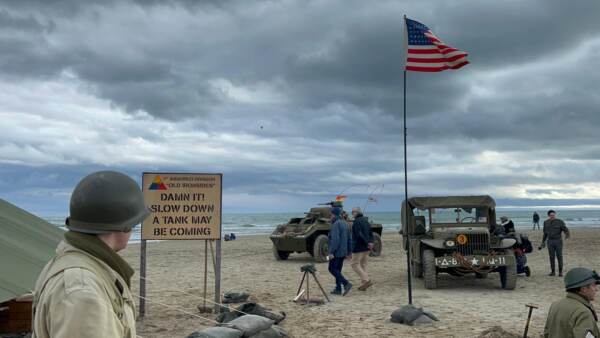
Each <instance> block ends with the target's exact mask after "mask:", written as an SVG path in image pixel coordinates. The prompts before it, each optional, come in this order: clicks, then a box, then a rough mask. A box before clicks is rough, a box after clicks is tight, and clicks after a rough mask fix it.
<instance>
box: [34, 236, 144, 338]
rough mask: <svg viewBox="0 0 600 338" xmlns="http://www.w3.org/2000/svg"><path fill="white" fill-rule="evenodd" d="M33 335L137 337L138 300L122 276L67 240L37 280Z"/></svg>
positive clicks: (36, 337)
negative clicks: (135, 301)
mask: <svg viewBox="0 0 600 338" xmlns="http://www.w3.org/2000/svg"><path fill="white" fill-rule="evenodd" d="M33 306H34V314H33V316H34V319H33V336H32V337H33V338H75V337H86V338H107V337H115V338H116V337H123V338H135V337H136V332H135V305H134V302H133V297H132V295H131V291H130V290H129V288H128V286H127V284H126V283H125V281H124V280H123V279H122V278H121V276H120V275H119V274H118V273H117V272H115V271H114V270H112V269H111V268H110V267H109V266H108V265H107V264H106V263H104V262H102V261H101V260H99V259H97V258H95V257H93V256H92V255H90V254H88V253H86V252H84V251H82V250H79V249H77V248H75V247H73V246H71V245H69V244H68V243H66V242H64V241H63V242H61V243H60V244H59V246H58V248H57V249H56V257H55V258H54V259H53V260H52V261H50V262H49V263H48V264H47V265H46V267H45V268H44V270H43V271H42V273H41V274H40V277H39V279H38V281H37V283H36V286H35V291H34V304H33Z"/></svg>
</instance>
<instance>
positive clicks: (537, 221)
mask: <svg viewBox="0 0 600 338" xmlns="http://www.w3.org/2000/svg"><path fill="white" fill-rule="evenodd" d="M536 225H537V228H538V230H539V229H540V214H538V213H537V211H534V212H533V230H535V226H536Z"/></svg>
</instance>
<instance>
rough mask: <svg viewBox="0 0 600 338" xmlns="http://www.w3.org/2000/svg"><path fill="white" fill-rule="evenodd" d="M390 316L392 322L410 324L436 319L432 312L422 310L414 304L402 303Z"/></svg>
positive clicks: (428, 322)
mask: <svg viewBox="0 0 600 338" xmlns="http://www.w3.org/2000/svg"><path fill="white" fill-rule="evenodd" d="M391 317H392V318H391V321H392V322H394V323H398V324H404V325H410V326H413V325H422V324H431V323H433V322H434V321H438V319H437V317H436V316H435V315H434V314H433V313H431V312H427V311H424V310H423V309H422V308H417V307H415V306H414V305H404V306H403V307H401V308H399V309H398V310H396V311H394V312H392V315H391Z"/></svg>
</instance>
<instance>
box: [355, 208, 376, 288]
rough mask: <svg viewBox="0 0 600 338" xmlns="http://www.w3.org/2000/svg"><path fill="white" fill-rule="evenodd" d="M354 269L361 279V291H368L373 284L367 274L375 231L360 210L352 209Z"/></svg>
mask: <svg viewBox="0 0 600 338" xmlns="http://www.w3.org/2000/svg"><path fill="white" fill-rule="evenodd" d="M352 216H353V217H354V222H352V269H353V270H354V272H356V273H357V274H358V276H359V277H360V281H361V283H362V284H361V285H360V286H359V287H358V289H359V290H360V291H366V290H367V289H368V288H369V287H370V286H371V285H373V282H371V278H369V274H368V273H367V257H369V252H370V251H371V250H372V249H373V230H371V224H370V223H369V219H368V218H366V217H365V216H363V213H362V211H361V210H360V208H358V207H356V208H352Z"/></svg>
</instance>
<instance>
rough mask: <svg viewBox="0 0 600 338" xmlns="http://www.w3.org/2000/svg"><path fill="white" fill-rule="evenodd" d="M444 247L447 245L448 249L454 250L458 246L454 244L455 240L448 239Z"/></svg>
mask: <svg viewBox="0 0 600 338" xmlns="http://www.w3.org/2000/svg"><path fill="white" fill-rule="evenodd" d="M444 245H446V247H448V248H452V247H454V246H455V245H456V242H454V240H452V239H448V240H446V242H444Z"/></svg>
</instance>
